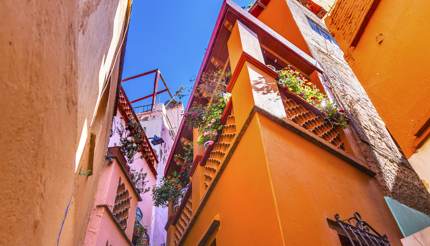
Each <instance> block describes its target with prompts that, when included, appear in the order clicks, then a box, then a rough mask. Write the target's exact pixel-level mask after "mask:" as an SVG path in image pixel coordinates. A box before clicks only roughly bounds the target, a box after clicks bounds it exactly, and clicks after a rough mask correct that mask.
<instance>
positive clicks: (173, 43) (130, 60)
mask: <svg viewBox="0 0 430 246" xmlns="http://www.w3.org/2000/svg"><path fill="white" fill-rule="evenodd" d="M235 2H236V3H237V4H238V5H239V6H247V5H248V4H249V2H251V0H235ZM221 4H222V0H185V1H177V0H156V1H149V0H135V1H133V9H132V17H131V23H130V27H129V33H128V40H127V48H126V54H125V63H124V70H123V78H125V77H129V76H132V75H135V74H138V73H142V72H145V71H147V70H151V69H154V68H159V69H160V70H161V72H162V73H163V76H164V77H165V79H166V81H167V83H168V86H169V88H170V90H171V91H172V92H174V91H176V90H177V88H179V87H180V86H181V85H184V86H187V87H189V88H190V87H192V83H193V82H192V80H193V79H195V77H196V75H197V73H198V70H199V68H200V64H201V62H202V60H203V56H204V53H205V49H206V47H207V45H208V43H209V38H210V36H211V34H212V30H213V28H214V25H215V22H216V18H217V17H218V12H219V10H220V7H221ZM152 81H153V77H151V78H149V77H148V78H141V79H135V80H132V81H129V82H125V83H124V84H123V86H124V88H125V90H126V92H127V95H128V97H129V99H130V100H133V99H135V98H138V97H141V96H144V95H147V94H150V93H152V91H151V90H152V83H153V82H152ZM166 96H167V94H166V95H165V96H162V97H159V99H158V100H157V101H159V102H164V101H165V100H166V99H167V98H166ZM187 97H188V95H187ZM185 102H186V99H185ZM149 103H150V101H146V102H144V103H142V104H149Z"/></svg>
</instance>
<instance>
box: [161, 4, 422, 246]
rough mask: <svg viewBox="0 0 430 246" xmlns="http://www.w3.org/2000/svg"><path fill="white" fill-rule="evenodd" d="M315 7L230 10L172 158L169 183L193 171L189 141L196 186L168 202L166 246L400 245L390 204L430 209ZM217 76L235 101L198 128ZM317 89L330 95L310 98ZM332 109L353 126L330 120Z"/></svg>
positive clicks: (213, 99)
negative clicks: (185, 157) (212, 130)
mask: <svg viewBox="0 0 430 246" xmlns="http://www.w3.org/2000/svg"><path fill="white" fill-rule="evenodd" d="M308 8H309V6H306V7H305V6H304V5H303V3H302V1H300V2H299V1H295V0H272V1H268V0H266V1H264V0H261V1H257V3H256V4H255V5H254V6H253V7H251V9H250V10H249V11H248V12H247V11H244V10H243V9H241V8H240V7H238V6H237V5H235V4H234V3H233V2H231V1H225V3H224V4H223V6H222V8H221V11H220V14H219V17H218V20H217V23H216V27H215V30H214V32H213V34H212V37H211V41H210V43H209V48H208V50H207V53H206V55H205V58H204V61H203V64H202V66H201V69H200V71H199V76H198V77H197V80H196V84H195V86H194V91H193V94H192V96H191V99H190V102H189V104H188V107H187V110H186V113H185V115H186V117H185V118H184V120H183V122H182V123H181V126H180V128H179V131H178V135H177V137H176V140H175V143H174V145H173V148H172V153H171V154H170V156H169V159H168V162H167V167H166V171H165V173H166V175H167V176H169V175H172V174H173V173H177V172H179V173H180V172H181V171H182V172H183V171H184V170H186V171H187V169H186V168H185V169H184V163H183V162H182V161H181V160H180V158H176V156H177V155H178V154H179V155H180V154H181V153H183V152H184V150H185V149H186V145H189V144H190V143H191V144H192V146H193V157H194V158H193V161H192V163H188V164H189V165H190V169H189V170H188V171H189V174H190V176H191V177H190V179H189V184H187V185H185V186H184V187H185V190H186V191H185V192H184V193H182V195H181V197H180V198H179V199H178V200H173V201H171V202H170V207H169V213H170V216H169V222H168V225H167V228H168V245H216V244H217V243H219V242H220V243H222V244H223V245H263V244H264V245H354V244H356V245H361V244H364V245H366V243H367V244H372V243H375V242H377V244H378V245H401V241H400V239H401V238H402V237H403V236H402V234H401V232H400V229H399V227H398V225H397V224H396V221H395V219H394V217H393V215H392V213H391V212H390V209H391V208H392V207H390V209H389V208H388V207H389V206H390V204H389V202H386V201H388V200H390V199H393V198H394V199H395V200H398V201H400V202H401V203H404V204H406V205H408V206H411V207H414V208H417V209H419V210H421V211H424V212H427V213H428V211H429V209H430V206H429V202H430V201H429V199H428V198H429V195H428V193H427V191H426V189H425V187H424V185H423V184H422V183H421V182H420V179H419V178H418V176H417V175H416V173H415V172H414V171H413V170H412V169H411V168H410V167H409V166H408V164H407V163H405V162H404V158H403V155H402V153H401V152H400V151H399V149H398V148H397V146H396V144H395V142H394V140H393V139H392V138H391V136H390V134H389V132H388V131H387V130H386V128H385V125H384V123H383V121H382V120H381V119H380V117H379V115H378V113H377V111H376V109H375V108H374V106H373V104H372V103H371V101H370V99H369V98H368V97H367V94H366V92H365V90H364V89H363V88H362V86H361V84H360V82H359V81H358V79H357V78H356V77H355V75H354V73H353V71H352V70H351V68H350V67H349V66H348V63H347V62H346V61H345V59H344V58H343V52H342V50H341V49H340V48H339V46H338V44H337V42H336V40H334V38H333V37H332V36H331V35H330V33H329V32H328V30H327V29H326V28H325V25H324V23H323V21H322V20H321V19H320V18H318V16H317V15H315V13H313V12H312V11H310V10H309V9H308ZM207 74H217V75H218V79H211V80H210V81H208V80H207V79H206V78H207ZM282 76H286V77H285V78H283V77H282ZM214 81H215V84H216V86H215V87H214V88H218V86H222V85H221V84H223V83H225V84H224V86H225V91H224V92H228V93H230V95H231V96H230V98H229V99H228V101H227V102H226V104H225V106H224V107H223V111H222V113H221V114H220V115H218V116H219V117H218V118H214V120H213V121H211V122H210V123H209V124H206V123H207V122H203V123H202V122H197V124H196V123H195V122H194V119H195V118H193V115H194V114H195V112H196V111H197V109H199V108H203V109H204V111H209V112H212V110H213V109H214V107H218V103H219V101H220V100H221V99H219V98H218V99H217V97H219V95H217V94H216V91H217V90H208V91H203V92H202V90H201V88H202V85H206V84H209V83H212V82H214ZM217 81H218V82H217ZM297 81H299V82H297ZM300 81H301V82H300ZM300 83H302V84H300ZM298 84H299V85H298ZM304 84H306V85H307V87H306V86H305V85H304ZM297 87H298V88H297ZM300 88H302V89H300ZM303 88H305V89H303ZM311 88H313V89H311ZM300 90H301V91H300ZM315 90H319V91H320V92H323V93H324V94H325V95H324V96H322V95H320V94H318V93H315V94H312V95H310V96H309V93H310V92H309V91H313V92H315ZM296 92H298V93H296ZM320 96H321V97H322V98H326V99H324V100H320V99H318V97H320ZM316 102H318V103H320V104H318V105H316ZM332 104H334V105H336V107H338V108H337V110H338V111H336V112H337V113H336V114H335V115H337V116H339V115H340V112H342V111H344V112H345V114H346V116H347V117H348V118H349V120H348V124H347V125H342V124H341V123H340V121H336V120H333V118H330V116H329V115H330V113H328V111H327V107H328V106H327V105H332ZM214 105H215V106H214ZM214 112H218V111H214ZM203 115H205V117H208V115H207V114H204V113H203ZM209 116H210V115H209ZM217 120H219V123H220V124H221V127H219V128H218V127H217V128H216V134H215V137H213V138H210V140H209V141H205V142H204V145H203V146H202V141H201V140H202V139H205V138H204V137H205V136H206V133H207V132H206V130H207V129H208V128H207V126H208V125H210V124H213V123H214V122H218V121H217ZM338 120H339V118H338ZM202 124H203V127H202ZM205 127H206V128H205ZM202 129H203V131H202ZM384 198H385V199H384ZM394 199H393V200H394ZM387 205H388V206H387ZM402 206H403V205H402ZM364 221H366V222H364ZM360 226H364V227H365V228H367V229H364V230H363V227H361V229H360V228H359V227H360ZM360 233H361V235H358V234H360Z"/></svg>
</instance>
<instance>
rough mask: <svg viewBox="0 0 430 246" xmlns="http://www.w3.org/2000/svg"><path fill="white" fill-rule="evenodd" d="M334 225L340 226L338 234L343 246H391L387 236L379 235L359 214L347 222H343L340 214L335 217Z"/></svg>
mask: <svg viewBox="0 0 430 246" xmlns="http://www.w3.org/2000/svg"><path fill="white" fill-rule="evenodd" d="M334 218H335V221H331V223H332V224H335V225H336V226H338V228H337V229H338V233H339V236H340V239H341V243H342V245H343V246H346V245H352V246H390V242H389V241H388V238H387V236H386V235H381V234H379V233H378V232H377V231H376V230H375V229H373V228H372V226H370V225H369V224H368V223H367V222H366V221H364V220H362V218H361V216H360V214H359V213H357V212H355V213H354V215H353V216H352V217H351V218H349V219H346V220H342V219H341V218H340V216H339V214H336V215H335V216H334Z"/></svg>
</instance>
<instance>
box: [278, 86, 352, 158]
mask: <svg viewBox="0 0 430 246" xmlns="http://www.w3.org/2000/svg"><path fill="white" fill-rule="evenodd" d="M281 91H282V92H283V93H282V101H283V102H284V106H285V112H286V114H287V118H288V119H289V120H291V121H293V122H294V123H296V124H297V125H299V126H301V127H303V128H305V129H306V130H308V131H310V132H312V133H313V134H315V135H317V136H318V137H320V138H322V139H324V140H325V141H327V142H329V143H331V144H332V145H334V146H335V147H336V148H339V149H342V150H344V149H345V145H344V143H343V141H342V139H341V131H342V130H341V129H340V128H339V127H336V126H333V125H332V124H331V123H330V122H328V121H327V120H325V118H324V116H323V115H322V113H321V112H319V111H318V109H316V108H313V106H311V105H310V104H308V103H307V102H305V101H304V100H301V99H300V98H298V97H297V96H294V95H292V94H291V93H289V92H287V91H286V90H285V89H282V88H281Z"/></svg>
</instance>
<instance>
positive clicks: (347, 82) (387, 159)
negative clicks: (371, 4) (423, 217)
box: [286, 0, 430, 214]
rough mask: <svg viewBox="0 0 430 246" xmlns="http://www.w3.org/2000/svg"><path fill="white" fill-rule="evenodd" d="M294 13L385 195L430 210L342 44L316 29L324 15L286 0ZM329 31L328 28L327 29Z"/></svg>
mask: <svg viewBox="0 0 430 246" xmlns="http://www.w3.org/2000/svg"><path fill="white" fill-rule="evenodd" d="M286 1H287V4H288V6H289V8H290V10H291V13H292V14H293V17H294V19H295V21H296V23H297V25H298V27H299V29H300V31H301V33H302V35H303V37H304V39H305V41H306V43H307V45H308V47H309V49H310V51H311V53H312V56H313V57H314V58H315V59H316V60H317V61H318V62H319V63H320V65H321V67H322V68H323V71H324V75H323V76H322V77H321V79H322V81H324V86H325V87H327V88H328V89H329V91H330V92H331V93H332V95H333V97H334V98H336V100H337V102H338V104H340V105H341V106H342V107H343V108H344V109H345V110H346V111H347V112H349V116H350V118H351V125H352V127H353V128H354V129H355V130H356V132H357V136H358V138H359V140H361V141H358V142H359V147H360V149H361V151H362V152H363V154H364V156H365V159H366V162H367V163H368V164H369V166H370V168H371V169H372V170H373V171H374V172H375V173H376V179H377V180H378V182H379V183H380V184H381V186H382V189H383V192H384V193H385V195H388V196H391V197H393V198H394V199H396V200H398V201H400V202H402V203H404V204H405V205H407V206H410V207H412V208H415V209H418V210H420V211H422V212H425V213H426V214H430V195H429V193H428V192H427V190H426V188H425V186H424V184H423V183H422V181H421V180H420V178H419V177H418V175H417V174H416V172H415V171H414V170H413V169H412V168H411V166H410V164H409V163H408V161H407V160H406V159H405V158H404V156H403V154H402V153H401V152H400V150H399V148H398V146H397V145H396V143H395V142H394V140H393V138H392V137H391V135H390V133H389V132H388V130H387V129H386V127H385V123H384V122H383V121H382V119H381V118H380V116H379V115H378V112H377V111H376V109H375V107H374V106H373V104H372V102H371V101H370V99H369V97H368V95H367V93H366V91H365V90H364V89H363V87H362V85H361V83H360V81H359V80H358V79H357V77H356V76H355V74H354V73H353V71H352V69H351V68H350V67H349V65H348V63H347V62H346V61H345V59H344V57H343V52H342V50H341V49H340V48H339V46H338V44H337V43H336V42H335V41H334V40H333V39H329V38H327V36H326V35H321V33H319V32H316V31H315V30H314V29H312V28H311V26H310V24H309V23H310V20H311V21H313V22H315V23H316V24H317V25H319V26H320V27H321V28H322V29H323V30H325V31H326V27H325V25H324V23H323V22H322V20H321V19H319V18H318V17H316V16H315V15H314V14H313V13H311V12H310V11H308V10H307V9H305V8H304V7H303V6H301V5H300V4H299V3H298V2H296V1H294V0H286ZM327 33H328V31H327Z"/></svg>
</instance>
